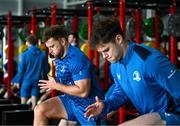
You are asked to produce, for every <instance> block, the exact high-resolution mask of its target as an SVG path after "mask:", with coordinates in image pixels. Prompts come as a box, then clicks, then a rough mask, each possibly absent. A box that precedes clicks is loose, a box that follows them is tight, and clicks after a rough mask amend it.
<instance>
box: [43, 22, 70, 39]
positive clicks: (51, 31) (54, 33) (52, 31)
mask: <svg viewBox="0 0 180 126" xmlns="http://www.w3.org/2000/svg"><path fill="white" fill-rule="evenodd" d="M68 35H69V32H68V30H67V29H66V28H65V26H64V25H54V26H51V27H48V28H46V29H45V31H44V32H43V37H42V38H43V39H42V40H43V42H46V41H47V40H48V39H50V38H54V39H55V40H58V39H59V38H65V39H66V40H68Z"/></svg>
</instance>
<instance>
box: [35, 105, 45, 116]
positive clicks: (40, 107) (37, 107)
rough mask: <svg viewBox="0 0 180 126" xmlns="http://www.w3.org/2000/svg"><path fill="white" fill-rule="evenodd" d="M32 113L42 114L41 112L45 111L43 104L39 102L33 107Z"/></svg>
mask: <svg viewBox="0 0 180 126" xmlns="http://www.w3.org/2000/svg"><path fill="white" fill-rule="evenodd" d="M34 113H35V115H42V114H44V113H45V109H44V107H43V105H41V104H38V105H36V106H35V108H34Z"/></svg>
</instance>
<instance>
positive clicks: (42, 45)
mask: <svg viewBox="0 0 180 126" xmlns="http://www.w3.org/2000/svg"><path fill="white" fill-rule="evenodd" d="M39 48H40V49H41V50H42V51H46V45H45V44H44V43H42V44H41V45H40V46H39Z"/></svg>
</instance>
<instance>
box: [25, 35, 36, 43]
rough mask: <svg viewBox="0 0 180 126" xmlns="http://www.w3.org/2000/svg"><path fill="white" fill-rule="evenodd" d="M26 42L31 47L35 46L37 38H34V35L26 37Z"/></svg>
mask: <svg viewBox="0 0 180 126" xmlns="http://www.w3.org/2000/svg"><path fill="white" fill-rule="evenodd" d="M26 41H28V42H29V43H30V44H32V45H36V44H37V38H36V36H35V35H32V34H31V35H28V36H27V37H26Z"/></svg>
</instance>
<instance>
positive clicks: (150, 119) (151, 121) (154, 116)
mask: <svg viewBox="0 0 180 126" xmlns="http://www.w3.org/2000/svg"><path fill="white" fill-rule="evenodd" d="M165 125H166V122H165V121H164V120H162V119H161V117H160V115H159V114H158V113H149V114H145V115H142V116H139V117H137V118H135V119H132V120H130V121H127V122H125V123H122V124H121V125H120V126H165Z"/></svg>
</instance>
